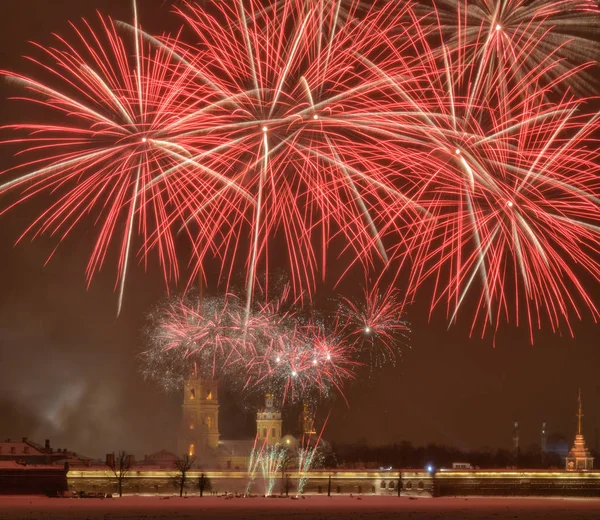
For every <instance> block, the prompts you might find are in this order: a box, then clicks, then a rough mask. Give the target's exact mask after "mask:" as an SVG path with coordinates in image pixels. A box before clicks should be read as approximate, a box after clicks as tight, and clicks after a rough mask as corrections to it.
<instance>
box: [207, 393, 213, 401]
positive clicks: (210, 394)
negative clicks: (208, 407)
mask: <svg viewBox="0 0 600 520" xmlns="http://www.w3.org/2000/svg"><path fill="white" fill-rule="evenodd" d="M206 399H207V400H209V401H211V400H212V392H211V391H210V390H209V391H208V393H207V394H206Z"/></svg>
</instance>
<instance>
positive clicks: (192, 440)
mask: <svg viewBox="0 0 600 520" xmlns="http://www.w3.org/2000/svg"><path fill="white" fill-rule="evenodd" d="M282 424H283V423H282V419H281V410H279V409H278V408H276V407H275V404H274V399H273V396H272V395H271V394H267V395H266V396H265V405H264V407H263V408H260V409H259V410H258V411H257V413H256V437H255V438H253V439H246V440H227V439H221V436H220V433H219V400H218V385H217V381H215V380H209V379H201V378H200V377H198V376H197V375H191V376H190V378H189V379H187V380H186V381H185V384H184V395H183V413H182V419H181V426H180V429H179V436H178V440H177V452H178V455H179V456H181V455H182V454H188V455H190V456H194V457H196V460H197V462H198V464H199V465H202V466H205V467H212V468H219V469H231V470H245V469H246V468H247V467H248V463H249V460H250V456H251V454H252V451H253V450H260V449H262V448H264V447H266V446H275V445H280V446H282V447H285V448H286V449H288V450H289V451H290V455H291V458H292V459H293V458H294V455H295V451H296V450H297V449H298V448H300V447H302V446H308V445H309V444H310V445H314V444H315V443H316V442H317V438H318V436H317V435H316V431H315V425H314V418H313V415H312V413H311V412H310V410H309V408H308V406H306V405H305V406H304V407H303V410H302V414H301V416H300V421H299V426H300V430H301V432H300V433H301V437H300V438H299V439H297V438H296V437H294V436H293V435H289V434H288V435H285V436H284V435H283V431H282ZM319 446H321V447H322V448H325V449H327V448H328V447H329V444H328V443H326V442H325V441H323V440H320V439H319ZM163 456H164V454H163ZM153 465H156V464H153Z"/></svg>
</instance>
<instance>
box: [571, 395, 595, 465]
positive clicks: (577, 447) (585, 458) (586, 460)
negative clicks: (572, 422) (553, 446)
mask: <svg viewBox="0 0 600 520" xmlns="http://www.w3.org/2000/svg"><path fill="white" fill-rule="evenodd" d="M577 404H578V406H577V414H576V417H577V435H575V442H574V444H573V448H572V449H571V451H570V452H569V456H568V457H567V458H566V466H567V469H568V470H573V471H576V470H587V469H592V468H593V467H594V457H592V456H591V455H590V452H589V450H588V449H587V448H586V446H585V439H584V438H583V433H582V429H581V428H582V421H581V419H582V417H583V405H582V402H581V388H580V389H579V396H578V397H577Z"/></svg>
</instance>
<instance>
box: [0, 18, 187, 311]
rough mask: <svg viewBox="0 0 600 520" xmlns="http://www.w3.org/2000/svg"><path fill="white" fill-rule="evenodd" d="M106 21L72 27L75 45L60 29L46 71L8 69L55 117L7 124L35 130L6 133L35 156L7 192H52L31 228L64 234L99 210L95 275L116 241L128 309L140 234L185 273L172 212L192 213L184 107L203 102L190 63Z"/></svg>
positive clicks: (168, 265)
mask: <svg viewBox="0 0 600 520" xmlns="http://www.w3.org/2000/svg"><path fill="white" fill-rule="evenodd" d="M100 26H101V28H100V30H99V31H94V30H93V29H92V28H91V26H90V25H88V24H87V23H86V22H84V23H83V28H82V29H79V28H77V27H76V26H73V29H74V31H75V34H76V38H77V40H78V41H77V44H71V43H68V42H67V41H66V40H65V39H63V38H60V37H57V38H58V45H57V47H41V46H38V48H39V49H41V51H42V52H43V54H44V55H45V59H44V60H43V61H38V60H32V61H33V62H34V63H35V64H36V65H38V66H39V67H40V68H42V69H43V71H44V72H46V73H47V75H48V78H47V80H37V79H33V78H30V77H27V76H23V75H19V74H14V73H11V72H3V74H4V75H5V76H6V77H7V78H9V79H10V80H12V81H14V82H16V83H18V84H20V85H22V86H23V87H25V88H26V90H27V95H26V96H24V97H21V98H19V99H22V100H25V101H27V102H29V103H34V104H36V105H42V107H43V110H40V109H36V113H37V114H38V115H39V114H46V116H47V121H48V122H43V123H31V124H16V125H11V126H8V127H5V129H6V128H8V129H9V130H11V131H16V132H27V133H28V134H29V135H28V136H27V137H22V138H15V139H12V140H11V141H8V142H17V143H20V144H22V145H24V146H25V148H24V149H23V150H22V151H21V152H20V154H21V156H24V157H25V156H31V157H32V158H31V159H29V160H24V161H23V163H22V164H20V165H19V167H18V168H16V169H13V170H10V171H7V172H6V171H5V172H3V177H6V176H7V175H11V176H12V179H11V180H5V181H4V183H3V184H1V185H0V192H6V191H9V190H13V191H20V194H21V196H20V198H19V199H18V201H17V202H16V203H15V204H20V203H22V202H25V201H27V200H29V199H31V198H32V197H34V196H37V195H43V196H44V198H45V199H46V200H53V202H51V204H50V205H49V206H48V208H47V209H46V210H45V211H44V212H43V213H42V214H41V215H40V216H39V217H38V218H37V219H36V220H35V221H34V222H33V223H32V225H31V226H30V227H29V228H28V229H27V230H26V232H25V233H24V234H23V236H24V235H25V234H27V233H32V234H33V235H34V236H37V235H39V234H41V233H51V234H53V235H56V236H58V237H59V238H60V240H61V241H62V240H63V239H65V238H66V237H67V236H68V235H69V233H70V232H71V231H72V229H73V228H74V227H75V226H76V225H77V224H78V223H80V221H82V220H84V219H85V218H86V217H87V216H88V215H93V219H94V223H95V224H96V225H98V226H99V231H98V238H97V239H96V242H95V245H94V249H93V252H92V254H91V257H90V261H89V264H88V268H87V276H88V280H91V278H92V276H93V274H94V272H95V271H97V270H99V269H100V268H101V267H102V265H103V263H104V261H105V258H106V255H107V253H108V250H109V247H110V245H111V244H112V243H113V242H117V243H118V244H119V258H118V278H117V281H118V283H119V284H120V295H119V309H120V307H121V302H122V296H123V287H124V281H125V276H126V271H127V267H128V263H129V262H130V261H131V259H130V258H129V257H130V256H132V255H133V254H135V251H133V252H132V250H133V248H134V246H133V242H134V240H133V239H134V237H135V236H136V235H140V236H141V243H139V244H138V247H140V249H139V255H140V256H142V257H145V256H146V255H147V254H148V253H149V251H150V250H151V249H153V248H154V249H156V250H157V254H158V256H159V259H160V261H161V264H162V266H163V268H164V275H165V278H166V279H169V278H171V277H175V278H176V277H177V275H178V258H177V255H176V253H175V243H174V236H173V233H172V232H171V221H172V219H173V218H175V217H180V216H181V215H182V214H184V213H185V212H186V209H188V212H189V205H190V204H191V203H192V202H193V200H194V199H193V197H190V194H192V193H194V192H195V190H196V189H197V186H196V185H195V184H194V177H193V175H192V171H191V169H190V166H189V165H188V164H186V162H185V161H184V160H182V156H185V157H187V156H189V155H190V153H189V152H188V146H189V147H190V149H192V150H193V143H191V142H190V139H189V138H186V137H185V132H186V131H187V130H189V127H186V125H185V121H184V120H182V114H185V113H187V112H188V111H189V110H193V109H194V107H195V102H196V101H195V100H194V99H192V98H191V97H190V95H189V93H188V92H187V91H186V85H187V84H188V83H189V81H188V79H189V78H188V77H189V74H190V69H189V68H187V67H185V66H184V65H182V64H178V63H173V62H172V59H171V56H170V53H168V52H166V51H164V50H162V49H153V48H150V47H149V46H148V45H146V44H144V43H143V42H141V41H140V40H139V39H135V38H128V39H127V40H125V39H123V38H122V37H121V36H120V35H119V34H117V32H116V29H115V26H114V24H113V22H112V21H111V20H109V19H105V18H102V17H101V18H100ZM132 56H133V57H132ZM175 136H176V138H175ZM5 142H6V141H5ZM166 172H170V173H172V174H171V175H166ZM195 209H196V208H195V206H194V208H193V210H195ZM123 222H124V223H125V228H124V229H123Z"/></svg>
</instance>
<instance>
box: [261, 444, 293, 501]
mask: <svg viewBox="0 0 600 520" xmlns="http://www.w3.org/2000/svg"><path fill="white" fill-rule="evenodd" d="M286 451H287V450H286V449H285V448H284V447H283V446H281V445H280V444H275V445H274V446H265V447H264V448H263V449H262V452H261V454H260V457H259V464H260V469H261V473H262V476H263V481H264V484H265V496H267V497H270V496H271V494H272V493H273V489H274V488H275V482H276V481H277V477H278V476H279V472H280V471H281V467H282V466H283V462H284V460H285V456H286Z"/></svg>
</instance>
